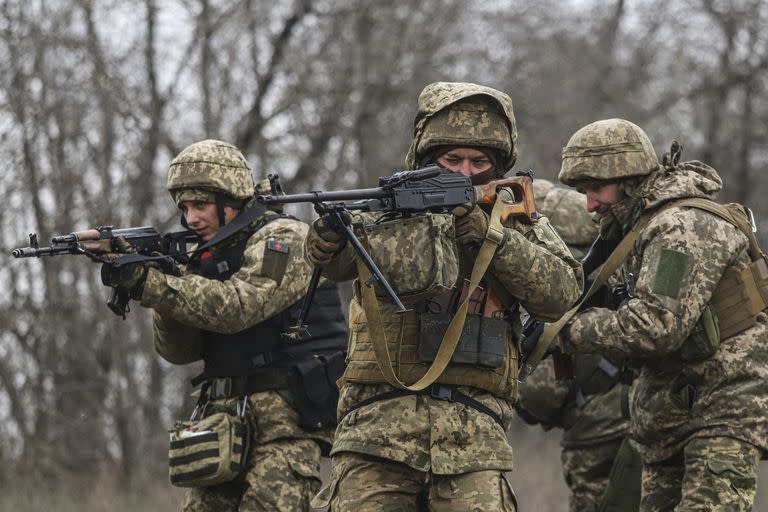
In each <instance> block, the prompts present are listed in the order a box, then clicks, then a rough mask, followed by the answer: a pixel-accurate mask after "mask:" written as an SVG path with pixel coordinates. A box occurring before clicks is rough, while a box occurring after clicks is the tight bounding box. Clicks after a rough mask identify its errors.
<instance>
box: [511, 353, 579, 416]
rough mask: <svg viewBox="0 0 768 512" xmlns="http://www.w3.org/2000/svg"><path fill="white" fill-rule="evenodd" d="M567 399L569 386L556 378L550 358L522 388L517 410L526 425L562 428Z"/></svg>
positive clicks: (516, 405)
mask: <svg viewBox="0 0 768 512" xmlns="http://www.w3.org/2000/svg"><path fill="white" fill-rule="evenodd" d="M567 397H568V384H566V382H565V381H560V380H557V379H556V378H555V368H554V365H553V363H552V358H551V357H550V358H547V359H545V360H543V361H542V362H541V363H540V364H539V366H537V367H536V371H535V372H533V373H532V374H531V375H529V376H528V377H527V378H526V379H525V383H524V384H522V385H521V386H520V388H519V395H518V397H517V403H516V404H515V409H516V410H517V413H518V415H519V416H520V417H521V418H522V419H523V421H525V422H526V423H529V424H534V423H541V424H542V426H543V427H544V428H545V429H549V428H552V427H561V428H562V427H563V425H562V418H561V416H562V414H563V410H564V408H565V404H566V399H567Z"/></svg>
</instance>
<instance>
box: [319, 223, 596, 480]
mask: <svg viewBox="0 0 768 512" xmlns="http://www.w3.org/2000/svg"><path fill="white" fill-rule="evenodd" d="M504 229H505V232H506V237H505V241H504V242H503V243H502V245H501V246H500V247H499V249H498V250H497V252H496V254H495V256H494V259H493V261H492V263H491V266H490V267H489V270H488V272H489V273H491V274H492V275H493V277H494V278H495V280H496V282H498V283H500V284H501V285H502V286H504V288H505V289H506V290H507V291H508V292H509V293H510V294H511V295H512V296H513V297H514V299H515V300H517V301H519V303H520V304H522V305H523V306H524V307H525V308H526V309H527V310H528V311H530V312H532V313H533V314H534V315H537V316H540V317H541V318H543V319H546V320H552V319H555V318H557V316H558V315H559V314H561V313H562V312H563V311H565V310H566V309H567V308H568V307H569V306H570V305H571V304H572V303H573V302H574V301H575V300H576V299H577V298H578V296H579V293H580V291H581V283H582V275H581V267H580V265H579V264H578V263H577V262H576V261H575V260H574V259H573V257H572V256H571V255H570V253H569V252H568V249H567V248H566V246H565V244H564V243H563V242H562V240H560V238H559V237H558V236H557V234H556V233H555V232H554V230H553V229H552V227H551V226H550V224H549V222H548V221H547V220H546V218H542V219H540V220H539V221H538V222H537V223H535V224H532V225H530V224H529V225H526V224H522V223H520V222H519V221H517V220H516V219H512V218H511V219H509V220H508V223H507V225H506V226H505V228H504ZM394 250H399V251H400V252H403V251H405V252H404V254H412V253H413V251H412V250H408V248H403V247H395V248H394ZM460 252H462V251H460ZM462 267H464V266H463V265H462ZM324 272H325V274H326V276H327V277H329V278H330V279H332V280H346V279H351V278H354V277H356V271H355V266H354V253H353V252H352V250H351V248H349V247H347V248H345V249H344V250H342V251H341V252H340V253H338V254H337V255H336V257H335V258H334V260H333V261H332V262H331V264H329V265H328V266H326V267H325V268H324ZM386 300H387V299H383V301H386ZM353 304H354V309H356V310H359V311H360V312H361V313H362V306H361V305H360V303H359V298H358V297H353ZM382 304H383V302H382ZM358 322H363V323H364V322H365V316H364V313H362V316H361V317H360V318H359V319H358ZM350 327H351V329H352V328H355V327H354V326H350ZM357 327H359V326H357ZM515 332H516V334H519V332H520V331H519V320H517V325H516V326H515ZM403 333H405V334H403ZM401 335H402V336H411V335H414V334H413V331H402V332H401ZM414 342H415V341H414ZM510 350H514V348H511V349H510ZM391 389H392V388H391V387H390V386H389V385H387V384H376V385H373V384H359V383H353V382H348V383H347V384H345V385H344V386H343V387H342V389H341V397H340V400H339V418H341V420H340V423H339V426H338V428H337V430H336V437H335V440H334V447H333V453H338V452H343V451H352V452H358V453H364V454H368V455H373V456H376V457H382V458H386V459H389V460H394V461H398V462H402V463H404V464H407V465H409V466H411V467H413V468H415V469H417V470H420V471H430V470H431V471H432V472H434V473H436V474H458V473H465V472H468V471H480V470H488V469H498V470H510V469H511V468H512V449H511V447H510V446H509V443H508V441H507V437H506V433H505V432H504V429H502V428H501V427H500V426H499V425H498V424H496V423H495V422H494V420H493V419H491V417H490V416H488V415H486V414H483V413H480V412H478V411H476V410H475V409H473V408H471V407H467V406H464V405H462V404H459V403H452V402H446V401H441V400H436V399H433V398H430V397H424V396H418V397H417V396H407V397H401V398H395V399H390V400H384V401H378V402H374V403H373V404H370V405H367V406H365V407H363V408H360V409H356V410H354V411H352V412H351V413H349V414H347V413H348V412H349V410H350V409H351V408H352V407H353V406H354V405H355V404H357V403H359V402H360V401H362V400H365V399H367V398H370V397H373V396H375V395H378V394H380V393H383V392H386V391H388V390H391ZM460 389H461V390H462V391H463V392H464V393H465V394H468V395H470V396H472V397H473V398H475V399H476V400H478V401H480V402H482V403H483V404H485V405H486V406H487V407H489V408H490V409H491V410H493V411H494V412H495V413H496V414H497V415H498V416H500V417H501V418H502V420H503V422H504V424H505V425H506V424H508V422H509V421H510V419H511V414H512V403H511V401H509V400H506V399H504V398H502V397H496V396H494V395H492V394H491V393H489V392H486V391H482V390H479V389H475V388H468V387H464V388H460Z"/></svg>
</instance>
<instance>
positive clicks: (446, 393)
mask: <svg viewBox="0 0 768 512" xmlns="http://www.w3.org/2000/svg"><path fill="white" fill-rule="evenodd" d="M414 395H419V396H428V397H431V398H434V399H437V400H445V401H446V402H456V403H460V404H464V405H466V406H467V407H471V408H473V409H475V410H476V411H479V412H481V413H483V414H487V415H488V416H490V417H491V419H493V421H495V422H496V423H498V424H499V426H500V427H501V429H502V430H506V428H505V427H504V422H503V421H502V420H501V417H500V416H499V415H498V414H496V413H495V412H493V410H492V409H491V408H490V407H488V406H487V405H485V404H483V403H482V402H479V401H477V400H475V399H474V398H472V397H471V396H469V395H465V394H464V393H462V392H461V391H459V390H458V389H456V388H455V387H454V386H446V385H444V384H432V385H431V386H429V387H428V388H426V389H424V390H422V391H408V390H407V389H393V390H392V391H387V392H385V393H381V394H379V395H375V396H372V397H370V398H366V399H365V400H363V401H361V402H358V403H356V404H355V405H354V406H352V408H351V409H350V410H349V411H348V412H347V414H349V413H350V412H352V411H354V410H356V409H359V408H361V407H365V406H366V405H370V404H372V403H374V402H380V401H381V400H391V399H392V398H399V397H402V396H414Z"/></svg>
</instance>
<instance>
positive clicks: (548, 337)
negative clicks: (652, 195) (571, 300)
mask: <svg viewBox="0 0 768 512" xmlns="http://www.w3.org/2000/svg"><path fill="white" fill-rule="evenodd" d="M654 214H655V212H653V213H651V212H649V213H646V214H645V215H643V216H642V217H640V220H638V221H637V224H635V227H634V228H632V230H631V231H630V232H629V233H627V235H626V236H625V237H624V238H623V239H622V241H621V242H619V245H618V246H616V249H614V251H613V252H612V253H611V255H610V256H608V259H607V260H606V261H605V263H603V266H602V267H601V268H600V272H599V273H598V274H597V277H596V278H595V280H594V281H593V282H592V286H590V287H589V290H587V293H585V294H584V296H583V297H582V298H581V300H580V301H579V302H577V303H576V305H575V306H573V307H572V308H571V309H569V310H568V311H567V312H566V313H565V314H564V315H563V316H561V317H560V318H559V319H558V320H557V321H556V322H554V323H551V324H546V325H545V326H544V332H543V333H542V334H541V337H540V338H539V342H538V343H537V344H536V348H535V349H534V350H533V352H531V355H530V356H529V357H528V359H527V360H526V361H525V364H524V365H523V368H522V369H521V371H520V378H521V379H524V378H525V377H527V376H529V375H530V374H531V373H533V370H535V369H536V366H538V364H539V363H540V362H541V360H542V359H543V358H544V356H545V355H547V353H548V352H549V348H550V347H551V346H552V343H554V341H555V340H556V339H557V335H558V334H559V333H560V331H561V330H562V328H563V327H564V326H565V324H567V323H568V321H569V320H570V319H571V318H573V316H574V315H575V314H576V312H577V311H578V310H579V308H580V307H581V305H582V303H584V302H585V301H586V300H587V299H589V298H590V297H591V296H592V295H594V293H595V292H596V291H597V290H598V289H600V287H601V286H603V285H604V284H605V282H606V281H607V280H608V278H609V277H611V275H612V274H613V273H614V272H615V271H616V269H617V268H619V265H621V263H622V262H623V261H624V259H625V258H626V257H627V255H628V254H629V252H630V251H631V250H632V246H633V245H634V243H635V240H637V237H638V235H640V232H641V231H642V230H643V228H645V226H646V225H647V224H648V222H650V220H651V218H652V217H653V215H654Z"/></svg>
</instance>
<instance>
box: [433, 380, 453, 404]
mask: <svg viewBox="0 0 768 512" xmlns="http://www.w3.org/2000/svg"><path fill="white" fill-rule="evenodd" d="M429 396H431V397H432V398H435V399H437V400H445V401H446V402H453V388H452V387H451V386H446V385H444V384H432V386H430V388H429Z"/></svg>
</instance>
